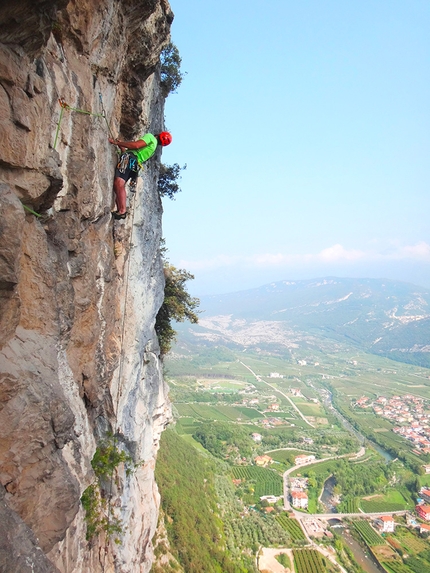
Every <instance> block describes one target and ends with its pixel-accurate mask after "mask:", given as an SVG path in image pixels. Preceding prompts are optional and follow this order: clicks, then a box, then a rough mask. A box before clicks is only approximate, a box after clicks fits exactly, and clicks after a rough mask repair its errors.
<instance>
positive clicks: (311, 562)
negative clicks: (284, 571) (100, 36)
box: [293, 549, 327, 573]
mask: <svg viewBox="0 0 430 573" xmlns="http://www.w3.org/2000/svg"><path fill="white" fill-rule="evenodd" d="M293 556H294V568H295V570H296V573H325V572H326V571H327V568H326V567H325V565H324V562H323V557H322V555H321V553H319V552H318V551H317V550H316V549H293Z"/></svg>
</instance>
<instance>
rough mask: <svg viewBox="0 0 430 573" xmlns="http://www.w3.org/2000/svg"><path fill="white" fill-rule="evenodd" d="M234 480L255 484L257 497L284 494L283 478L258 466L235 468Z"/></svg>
mask: <svg viewBox="0 0 430 573" xmlns="http://www.w3.org/2000/svg"><path fill="white" fill-rule="evenodd" d="M231 471H232V474H233V477H234V479H240V480H242V481H245V482H255V496H256V497H258V498H260V497H261V496H263V495H275V496H280V495H282V493H283V482H282V477H281V476H280V475H279V474H277V473H276V472H274V471H273V470H269V469H267V468H258V467H256V466H235V467H233V468H232V470H231Z"/></svg>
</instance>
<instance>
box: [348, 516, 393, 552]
mask: <svg viewBox="0 0 430 573" xmlns="http://www.w3.org/2000/svg"><path fill="white" fill-rule="evenodd" d="M353 525H354V528H355V529H356V530H357V531H358V533H359V534H360V536H361V537H362V538H363V541H364V542H365V543H366V544H367V545H368V546H369V547H375V546H377V545H384V544H385V541H384V540H383V539H382V537H381V536H380V535H379V533H377V532H376V531H375V530H374V529H373V527H372V526H371V525H370V524H369V522H367V521H365V520H364V519H362V520H357V521H354V522H353Z"/></svg>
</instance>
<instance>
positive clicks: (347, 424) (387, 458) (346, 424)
mask: <svg viewBox="0 0 430 573" xmlns="http://www.w3.org/2000/svg"><path fill="white" fill-rule="evenodd" d="M324 402H325V405H326V407H328V408H329V409H330V410H331V412H332V413H333V414H334V415H335V416H336V418H337V419H338V420H339V421H340V422H342V425H343V427H344V428H346V429H347V430H348V431H349V432H350V433H351V434H354V436H355V437H356V438H357V440H358V441H359V442H360V444H361V445H364V443H365V441H366V438H365V437H364V436H363V434H361V433H360V432H359V431H358V430H357V429H356V428H354V426H353V425H352V424H351V423H350V422H349V421H348V420H347V419H346V418H345V417H344V416H342V414H341V413H340V412H339V410H336V408H335V407H334V406H333V401H332V395H331V392H328V396H326V397H325V399H324ZM367 443H368V445H369V446H370V447H371V448H373V449H374V450H376V451H377V452H378V453H379V454H380V455H381V456H382V457H383V458H384V459H385V461H386V462H387V463H388V462H391V461H393V459H394V457H393V456H392V455H391V454H390V453H388V452H387V451H386V450H384V448H381V446H378V444H375V443H374V442H371V441H370V440H367Z"/></svg>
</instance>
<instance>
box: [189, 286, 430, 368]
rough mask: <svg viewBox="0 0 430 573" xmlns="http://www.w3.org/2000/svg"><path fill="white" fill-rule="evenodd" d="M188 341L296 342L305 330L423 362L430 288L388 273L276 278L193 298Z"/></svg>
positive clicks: (428, 349)
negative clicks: (196, 306)
mask: <svg viewBox="0 0 430 573" xmlns="http://www.w3.org/2000/svg"><path fill="white" fill-rule="evenodd" d="M200 307H201V310H202V311H203V312H202V314H201V315H200V321H199V325H198V326H196V327H195V328H193V329H191V331H190V332H192V333H193V335H194V337H195V338H196V340H202V341H203V340H207V341H212V342H218V343H223V342H224V343H234V344H238V345H241V346H244V347H250V346H255V345H260V346H261V344H265V343H267V344H276V345H280V346H284V347H291V346H293V347H294V346H297V345H300V343H303V341H304V340H308V341H309V337H312V336H316V337H318V338H320V337H323V338H328V339H334V340H338V341H344V342H348V343H352V344H354V345H356V346H357V347H359V348H362V349H364V350H367V351H369V352H372V353H375V354H381V355H385V356H388V357H389V358H393V359H395V360H400V361H402V362H411V363H414V364H419V365H422V366H430V290H429V289H426V288H423V287H419V286H416V285H412V284H409V283H404V282H399V281H392V280H388V279H350V278H337V277H325V278H320V279H314V280H301V281H279V282H275V283H270V284H267V285H264V286H262V287H259V288H255V289H251V290H246V291H240V292H236V293H228V294H224V295H212V296H205V297H202V298H201V301H200Z"/></svg>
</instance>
